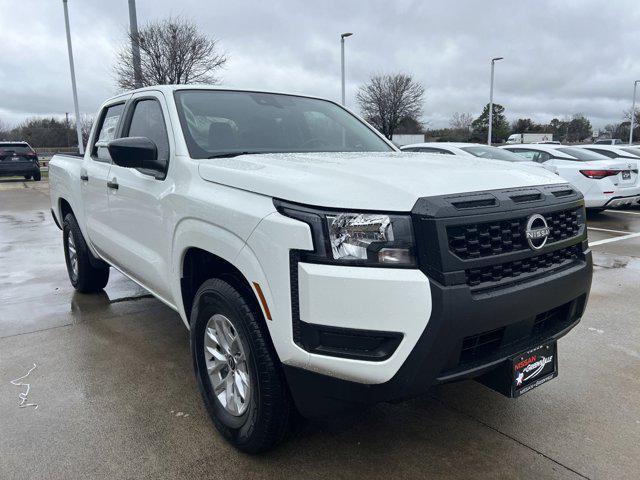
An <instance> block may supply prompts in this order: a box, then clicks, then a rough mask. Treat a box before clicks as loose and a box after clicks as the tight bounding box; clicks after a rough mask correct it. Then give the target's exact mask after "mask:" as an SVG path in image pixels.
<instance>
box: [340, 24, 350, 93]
mask: <svg viewBox="0 0 640 480" xmlns="http://www.w3.org/2000/svg"><path fill="white" fill-rule="evenodd" d="M351 35H353V33H351V32H347V33H343V34H342V35H340V60H341V66H342V105H344V103H345V100H344V39H345V38H347V37H350V36H351Z"/></svg>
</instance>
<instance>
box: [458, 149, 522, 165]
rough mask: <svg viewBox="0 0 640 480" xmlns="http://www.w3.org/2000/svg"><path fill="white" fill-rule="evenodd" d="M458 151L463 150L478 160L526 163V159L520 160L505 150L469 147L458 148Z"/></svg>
mask: <svg viewBox="0 0 640 480" xmlns="http://www.w3.org/2000/svg"><path fill="white" fill-rule="evenodd" d="M460 150H464V151H465V152H467V153H470V154H471V155H473V156H475V157H480V158H490V159H491V160H504V161H507V162H527V161H528V160H527V159H526V158H522V157H521V156H520V155H516V154H515V153H511V152H508V151H507V150H502V149H501V148H496V147H489V146H486V147H484V146H482V145H477V146H471V147H460Z"/></svg>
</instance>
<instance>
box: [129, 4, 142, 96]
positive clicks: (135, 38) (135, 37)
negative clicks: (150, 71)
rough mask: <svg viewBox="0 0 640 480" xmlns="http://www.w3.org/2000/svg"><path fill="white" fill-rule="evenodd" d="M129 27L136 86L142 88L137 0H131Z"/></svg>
mask: <svg viewBox="0 0 640 480" xmlns="http://www.w3.org/2000/svg"><path fill="white" fill-rule="evenodd" d="M129 29H130V31H131V32H130V33H131V53H132V54H133V78H134V82H135V84H136V88H141V87H142V68H141V67H140V35H139V34H138V16H137V14H136V0H129Z"/></svg>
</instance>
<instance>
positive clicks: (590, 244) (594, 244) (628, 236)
mask: <svg viewBox="0 0 640 480" xmlns="http://www.w3.org/2000/svg"><path fill="white" fill-rule="evenodd" d="M636 237H640V233H630V234H629V235H622V236H621V237H613V238H605V239H604V240H597V241H595V242H589V246H590V247H595V246H596V245H602V244H604V243H611V242H619V241H621V240H628V239H629V238H636Z"/></svg>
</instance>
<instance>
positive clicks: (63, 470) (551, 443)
mask: <svg viewBox="0 0 640 480" xmlns="http://www.w3.org/2000/svg"><path fill="white" fill-rule="evenodd" d="M589 226H590V227H592V228H594V230H590V231H589V237H590V241H591V242H593V243H594V246H593V247H592V248H593V251H594V255H595V262H596V269H595V273H594V282H593V289H592V293H591V298H590V302H589V306H588V308H587V312H586V315H585V317H584V318H583V320H582V322H581V323H580V324H579V325H578V326H577V327H576V328H575V329H574V330H573V331H572V332H571V333H569V335H567V336H566V337H564V338H563V339H561V340H560V342H559V359H560V375H559V378H557V379H556V380H554V381H552V382H550V383H548V384H546V385H544V386H542V387H540V388H538V389H536V390H534V391H532V392H531V393H528V394H527V395H525V396H523V397H522V398H520V399H518V400H510V399H507V398H505V397H502V396H500V395H499V394H497V393H494V392H493V391H491V390H488V389H487V388H485V387H484V386H482V385H480V384H478V383H476V382H473V381H467V382H462V383H457V384H451V385H446V386H441V387H438V388H436V389H433V390H432V391H431V392H430V394H429V395H426V396H424V397H422V398H418V399H415V400H411V401H408V402H404V403H399V404H382V405H379V406H377V407H374V408H372V409H370V410H366V411H363V412H361V413H358V414H357V415H350V416H347V417H343V418H336V419H332V420H328V421H321V422H320V421H315V422H310V423H309V424H307V425H306V426H305V427H304V428H303V429H302V431H301V432H299V433H298V434H297V435H296V436H294V437H293V438H291V439H290V440H289V441H288V442H287V443H285V444H284V445H282V446H281V447H280V448H278V449H276V450H275V451H273V452H270V453H268V454H265V455H261V456H254V457H251V456H247V455H244V454H241V453H238V452H237V451H235V450H234V449H233V448H231V447H229V446H228V445H227V444H226V443H225V442H224V441H223V440H222V439H221V437H220V436H219V435H218V434H217V432H216V431H215V429H214V428H213V426H212V425H211V423H210V421H209V419H208V417H207V415H206V412H205V410H204V408H203V406H202V402H201V399H200V396H199V392H198V390H197V386H196V382H195V380H194V377H193V372H192V366H191V360H190V355H189V346H188V335H187V332H186V330H185V328H184V326H183V324H182V321H181V320H180V318H179V317H178V315H177V314H176V313H174V312H173V311H171V310H170V309H169V308H168V307H166V306H164V305H163V304H162V303H160V302H159V301H158V300H156V299H154V298H151V297H150V296H149V295H148V294H147V293H146V292H145V291H144V290H142V289H141V288H140V287H138V286H136V285H135V284H134V283H132V282H131V281H129V280H128V279H126V278H124V277H123V276H122V275H120V274H118V273H117V272H114V271H113V270H112V276H111V280H110V282H109V285H108V287H107V288H106V290H105V292H104V293H103V294H100V295H81V294H77V293H74V291H73V289H72V288H71V286H70V284H69V281H68V279H67V274H66V270H65V266H64V259H63V253H62V242H61V234H60V231H59V230H58V229H57V228H56V226H55V225H54V223H53V221H52V219H51V216H50V214H49V199H48V185H47V183H46V182H44V181H43V182H40V183H36V182H22V181H0V479H3V480H4V479H6V480H9V479H76V478H78V479H80V478H83V479H84V478H118V479H119V478H136V479H140V478H196V477H200V478H216V479H226V478H234V479H243V478H268V479H279V478H305V479H315V478H318V479H319V478H322V479H326V478H367V479H368V478H386V479H389V478H394V479H395V478H436V479H440V478H442V479H468V478H486V479H495V478H504V479H511V478H518V479H528V478H531V479H541V478H562V479H565V478H566V479H574V478H576V479H577V478H590V479H596V478H599V479H611V478H616V479H623V478H624V479H637V478H640V314H639V311H640V236H638V237H628V235H630V234H632V233H637V232H640V209H636V210H629V211H626V212H624V213H623V212H604V213H601V214H597V215H590V217H589ZM595 229H598V230H595ZM623 237H624V238H623ZM609 239H615V241H608V242H602V241H604V240H609ZM598 242H602V243H599V244H598ZM34 364H35V365H36V368H35V369H34V370H33V371H32V372H31V374H30V375H29V376H28V377H27V378H26V379H24V380H22V383H29V384H30V391H29V394H28V396H27V403H34V404H37V405H38V408H37V409H36V408H35V407H33V406H30V407H25V408H19V404H20V402H21V400H20V397H19V395H20V393H21V392H24V391H25V389H26V387H25V386H24V385H18V386H16V385H14V384H12V383H11V380H15V379H17V378H18V377H21V376H23V375H24V374H25V373H27V371H29V369H31V368H32V367H33V365H34ZM17 383H21V382H20V381H19V382H17Z"/></svg>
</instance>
